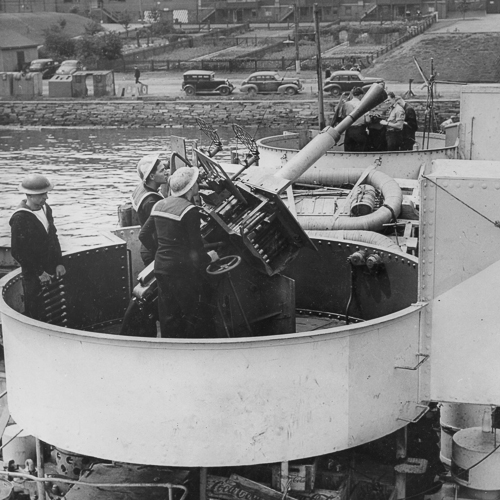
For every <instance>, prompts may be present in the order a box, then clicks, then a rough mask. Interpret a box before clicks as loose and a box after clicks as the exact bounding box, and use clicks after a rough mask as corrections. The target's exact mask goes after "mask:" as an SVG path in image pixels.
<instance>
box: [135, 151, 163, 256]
mask: <svg viewBox="0 0 500 500" xmlns="http://www.w3.org/2000/svg"><path fill="white" fill-rule="evenodd" d="M159 156H160V155H159V154H158V153H154V154H151V155H147V156H144V157H143V158H141V159H140V160H139V162H138V163H137V175H138V176H139V178H140V179H141V182H140V183H139V184H138V186H137V187H136V188H135V190H134V192H133V193H132V196H131V197H130V199H131V201H132V207H133V208H134V210H135V211H136V212H137V215H138V217H139V224H140V225H141V226H143V225H144V224H145V223H146V221H147V220H148V218H149V216H150V215H151V210H152V209H153V207H154V206H155V204H156V203H157V202H158V201H160V200H162V199H163V195H161V194H160V192H159V189H160V187H161V185H162V184H164V183H165V182H166V180H167V179H166V177H165V175H164V171H165V168H166V166H165V164H164V163H163V162H162V161H161V160H160V159H159ZM157 174H159V175H157ZM140 253H141V258H142V262H143V263H144V265H145V266H147V265H149V264H151V262H153V261H154V259H155V254H154V252H152V251H151V250H148V249H147V248H146V247H145V246H144V245H141V249H140Z"/></svg>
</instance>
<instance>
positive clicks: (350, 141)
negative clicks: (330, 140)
mask: <svg viewBox="0 0 500 500" xmlns="http://www.w3.org/2000/svg"><path fill="white" fill-rule="evenodd" d="M351 93H352V99H350V100H349V101H347V102H346V103H345V104H344V107H343V109H342V117H343V118H345V117H346V116H348V115H349V114H351V113H352V112H353V111H354V110H355V109H356V108H357V107H358V106H359V105H360V104H361V100H360V97H361V96H362V95H363V90H362V89H361V88H360V87H354V88H353V89H352V91H351ZM369 121H370V119H369V117H368V116H367V115H362V116H360V117H359V118H358V119H357V120H356V121H355V122H354V123H353V124H352V125H351V126H350V127H349V128H348V129H347V130H346V131H345V136H344V151H357V152H362V151H366V145H367V143H368V132H367V130H366V125H367V123H369Z"/></svg>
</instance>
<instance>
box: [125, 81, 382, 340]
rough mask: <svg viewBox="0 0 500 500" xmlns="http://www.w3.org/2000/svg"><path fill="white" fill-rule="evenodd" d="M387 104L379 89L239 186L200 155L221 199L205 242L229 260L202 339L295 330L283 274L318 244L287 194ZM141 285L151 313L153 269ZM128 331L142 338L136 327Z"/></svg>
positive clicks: (222, 263) (207, 214) (220, 267)
mask: <svg viewBox="0 0 500 500" xmlns="http://www.w3.org/2000/svg"><path fill="white" fill-rule="evenodd" d="M385 99H386V93H385V90H384V87H383V86H382V85H381V84H374V85H372V87H371V88H370V89H369V90H368V92H367V93H366V94H365V96H364V97H363V99H362V101H361V103H360V105H359V106H358V108H356V109H355V110H354V111H353V112H351V114H350V115H348V116H347V117H346V118H344V119H343V120H342V121H341V122H340V123H339V124H338V125H336V126H335V127H326V128H325V129H324V130H322V131H321V133H320V134H318V135H317V136H316V137H315V138H314V139H313V140H312V141H311V142H309V144H307V145H306V146H305V147H304V148H303V149H302V150H301V151H299V152H298V153H297V155H295V156H294V157H293V158H292V159H291V160H290V161H289V162H288V163H287V164H286V165H285V166H284V167H283V168H281V169H280V170H277V171H276V172H273V173H269V171H267V170H266V169H263V168H260V167H256V168H254V169H251V170H249V171H247V172H246V173H245V177H244V179H239V180H232V179H230V178H229V176H228V175H227V174H226V173H225V171H224V170H223V169H222V167H221V166H220V165H219V164H218V163H217V162H215V161H214V160H212V159H211V158H210V157H209V156H207V155H205V154H204V153H202V152H201V151H196V154H197V159H198V162H199V167H200V170H201V174H200V178H201V180H202V182H203V183H205V184H206V185H207V186H208V187H209V188H210V189H211V190H213V191H215V192H217V193H218V195H219V197H218V199H219V201H218V204H217V205H216V206H211V207H204V209H203V212H204V215H203V216H202V219H203V222H202V226H201V232H202V237H203V239H204V241H205V242H206V245H207V248H215V249H217V251H218V253H219V255H220V256H221V257H222V258H221V259H220V260H219V261H217V262H215V263H213V264H211V265H210V266H208V268H207V273H208V275H209V277H210V278H211V282H212V293H211V295H212V298H211V300H210V301H209V302H210V304H209V305H208V307H209V309H211V311H212V314H211V316H212V317H214V318H215V330H211V331H210V333H207V331H208V330H207V329H205V331H204V332H201V333H200V336H214V335H215V336H228V337H233V336H235V337H237V336H249V335H264V334H265V335H269V334H280V333H291V332H293V331H295V300H294V283H293V280H291V279H289V278H287V277H285V276H283V275H281V274H280V273H281V272H282V271H283V270H284V269H285V268H286V267H287V265H288V264H289V263H290V262H291V261H292V260H293V259H294V258H295V257H296V256H297V254H298V252H299V251H300V249H301V248H302V247H310V248H314V244H313V243H312V242H311V240H310V239H309V237H308V236H307V234H306V233H305V231H304V230H303V229H302V228H301V226H300V224H299V223H298V221H297V220H296V219H295V217H294V216H293V215H292V214H291V212H290V211H289V210H288V208H287V206H286V205H285V203H284V202H283V201H282V199H281V194H282V193H284V192H285V191H286V190H287V189H288V188H289V187H291V185H292V184H293V183H294V182H295V181H296V180H297V179H298V178H299V177H300V176H301V175H302V174H303V173H304V172H305V171H306V170H308V169H309V168H310V167H311V166H312V165H313V164H314V163H315V162H316V161H317V160H318V159H319V158H320V157H321V156H323V154H325V153H326V152H327V151H328V149H329V148H331V147H332V146H333V145H335V144H336V143H337V142H338V141H339V139H340V137H341V135H342V133H343V132H345V130H346V129H347V128H349V127H350V126H351V125H352V123H354V122H355V121H356V120H357V119H358V118H359V117H360V116H362V115H363V114H365V113H367V112H368V111H370V110H371V109H373V108H375V107H376V106H378V105H379V104H380V103H381V102H383V101H384V100H385ZM139 282H140V283H139V285H138V286H137V287H136V288H135V289H134V294H133V295H134V296H133V298H132V301H136V303H137V305H138V306H139V308H143V309H144V310H146V307H145V306H146V305H147V304H151V303H152V301H153V302H154V301H155V300H156V293H157V292H156V283H155V280H154V274H153V265H150V266H148V268H146V269H145V270H144V271H143V272H142V273H141V274H140V275H139ZM125 319H126V318H125ZM125 319H124V324H125V323H126V321H125ZM207 323H208V322H205V325H206V324H207ZM122 333H124V334H127V333H128V334H130V335H135V333H134V332H133V331H131V329H129V328H124V329H122Z"/></svg>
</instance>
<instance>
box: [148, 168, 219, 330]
mask: <svg viewBox="0 0 500 500" xmlns="http://www.w3.org/2000/svg"><path fill="white" fill-rule="evenodd" d="M198 175H199V171H198V169H197V168H195V167H181V168H179V169H178V170H176V171H175V172H174V173H173V174H172V176H171V177H170V180H169V184H170V190H171V196H169V197H168V198H165V199H163V200H161V201H159V202H158V203H157V204H156V205H155V206H154V207H153V210H152V212H151V216H150V217H149V219H148V221H147V222H146V224H144V226H143V227H142V229H141V232H140V234H139V239H140V240H141V242H142V243H143V244H144V246H145V247H146V248H147V249H149V250H150V251H154V250H155V249H156V256H155V266H154V267H155V277H156V280H157V283H158V313H159V320H160V331H161V337H177V338H194V337H197V336H199V333H198V331H197V330H198V328H199V326H200V325H199V324H198V323H199V307H200V306H199V304H200V296H201V295H202V288H203V280H204V274H205V269H206V266H207V265H208V264H209V263H210V262H211V261H212V262H213V261H215V260H217V259H218V255H217V254H216V253H215V252H213V251H212V252H209V253H207V252H205V249H204V248H203V241H202V238H201V231H200V213H199V209H198V207H197V206H196V205H195V204H194V203H193V200H194V197H195V195H196V193H197V190H198V184H197V180H198ZM155 232H156V238H157V241H155V238H154V234H155Z"/></svg>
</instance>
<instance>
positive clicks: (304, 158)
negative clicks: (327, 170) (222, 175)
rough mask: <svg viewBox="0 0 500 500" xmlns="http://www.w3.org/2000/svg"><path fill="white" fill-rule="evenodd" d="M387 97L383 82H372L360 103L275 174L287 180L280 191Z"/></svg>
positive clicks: (323, 131)
mask: <svg viewBox="0 0 500 500" xmlns="http://www.w3.org/2000/svg"><path fill="white" fill-rule="evenodd" d="M386 99H387V93H386V92H385V89H384V86H383V84H380V83H374V84H373V85H372V86H371V87H370V88H369V90H368V92H367V93H366V94H365V95H364V96H363V99H362V100H361V103H360V105H359V106H358V107H357V108H356V109H355V110H354V111H352V112H351V113H350V114H349V115H348V116H346V117H345V118H344V119H343V120H342V121H341V122H340V123H339V124H338V125H336V126H335V127H326V128H324V129H323V130H322V131H321V133H320V134H318V135H317V136H316V137H315V138H314V139H313V140H312V141H311V142H309V144H307V145H306V146H305V147H304V148H302V149H301V150H300V151H299V152H298V153H297V154H296V155H295V156H294V157H293V158H292V159H291V160H290V161H289V162H288V163H287V164H286V165H285V166H284V167H283V168H282V169H280V170H278V172H276V174H275V176H276V177H279V178H282V179H286V180H288V181H289V182H288V183H287V184H286V185H284V186H283V187H282V188H281V189H280V191H284V190H285V189H286V188H287V187H288V186H289V185H290V184H292V182H294V181H296V180H297V179H298V178H299V177H300V176H301V175H302V174H303V173H304V172H306V171H307V170H308V169H309V168H310V167H311V166H312V165H314V163H315V162H316V161H317V160H318V159H319V158H321V157H322V156H323V155H324V154H325V153H326V152H327V151H328V149H329V148H331V147H332V146H334V145H335V144H337V142H338V141H339V139H340V136H341V135H342V133H343V132H345V131H346V130H347V129H348V128H349V127H350V126H351V125H352V124H353V123H354V122H355V121H356V120H357V119H358V118H359V117H361V116H362V115H364V114H365V113H367V112H368V111H370V110H372V109H373V108H375V107H376V106H378V105H379V104H380V103H382V102H384V101H385V100H386Z"/></svg>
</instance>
